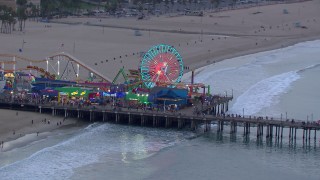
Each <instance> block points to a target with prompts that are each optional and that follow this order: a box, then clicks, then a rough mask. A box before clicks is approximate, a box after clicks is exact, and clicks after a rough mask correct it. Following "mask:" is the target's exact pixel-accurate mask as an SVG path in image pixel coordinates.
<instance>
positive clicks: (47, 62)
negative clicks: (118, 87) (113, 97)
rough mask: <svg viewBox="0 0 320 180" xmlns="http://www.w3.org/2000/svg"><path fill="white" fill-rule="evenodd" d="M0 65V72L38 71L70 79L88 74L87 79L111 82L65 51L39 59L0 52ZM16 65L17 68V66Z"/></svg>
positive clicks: (78, 79)
mask: <svg viewBox="0 0 320 180" xmlns="http://www.w3.org/2000/svg"><path fill="white" fill-rule="evenodd" d="M19 64H20V65H19ZM0 65H1V66H0V72H16V71H25V70H29V71H30V73H33V72H35V73H40V74H41V75H42V76H43V77H46V78H48V79H57V80H70V81H81V78H85V77H86V75H89V77H88V79H89V80H90V81H91V82H94V81H95V82H112V81H111V80H110V79H109V78H108V77H106V76H105V75H103V74H101V73H100V72H98V71H96V70H95V69H93V68H91V67H90V66H88V65H86V64H85V63H84V62H83V61H81V60H79V59H77V58H75V57H73V56H72V55H70V54H68V53H65V52H60V53H56V54H54V55H52V56H49V57H46V58H45V59H41V60H33V59H29V58H25V57H21V56H18V55H14V54H0ZM5 65H6V66H7V65H8V66H11V65H12V68H9V69H8V68H7V69H5ZM18 65H19V66H20V67H19V68H17V66H18ZM80 72H81V74H80Z"/></svg>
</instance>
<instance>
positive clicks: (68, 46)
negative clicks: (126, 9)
mask: <svg viewBox="0 0 320 180" xmlns="http://www.w3.org/2000/svg"><path fill="white" fill-rule="evenodd" d="M284 12H287V13H284ZM319 17H320V2H319V1H307V2H301V3H292V4H277V5H268V6H258V7H252V8H246V9H238V10H229V11H221V12H212V13H210V12H206V13H205V15H204V16H203V17H197V16H175V17H170V16H160V17H156V16H152V17H150V18H148V19H146V20H137V19H136V18H130V17H129V18H85V17H83V18H67V19H58V20H54V21H55V22H61V23H49V24H48V23H40V22H34V21H27V22H26V29H25V32H14V33H13V34H0V42H1V43H0V53H1V54H18V55H20V56H23V57H28V58H30V59H44V58H45V57H48V56H50V55H52V54H54V53H56V52H67V53H69V54H72V55H73V56H75V57H77V58H78V59H80V60H81V61H83V62H85V63H86V64H87V65H88V66H90V67H92V68H94V69H95V70H97V71H99V72H101V73H103V74H104V75H106V76H107V77H109V78H110V79H113V78H114V76H115V75H116V73H117V71H118V70H119V69H120V68H121V67H125V68H127V69H129V68H130V69H137V68H138V66H139V61H140V59H141V57H140V56H139V52H146V51H147V50H148V49H149V48H150V47H151V46H152V45H155V44H159V43H166V44H170V45H173V46H174V47H175V48H176V49H177V50H178V51H179V52H180V54H181V55H182V57H183V60H184V63H185V66H189V67H190V70H191V69H196V68H199V67H202V66H205V65H208V64H212V63H214V62H217V61H221V60H223V59H227V58H231V57H236V56H240V55H245V54H251V53H254V52H260V51H265V50H271V49H277V48H281V47H285V46H289V45H292V44H295V43H298V42H302V41H308V40H314V39H319V37H320V18H319ZM65 23H72V24H71V25H68V24H65ZM136 29H140V32H141V34H142V35H141V36H135V30H136ZM22 42H25V43H22ZM22 44H23V51H22V52H21V53H19V52H18V49H19V48H21V47H22ZM62 44H63V46H61V45H62ZM133 54H134V55H133ZM120 56H121V58H120ZM23 63H25V62H21V63H20V65H19V64H17V67H19V66H20V67H25V66H26V64H23Z"/></svg>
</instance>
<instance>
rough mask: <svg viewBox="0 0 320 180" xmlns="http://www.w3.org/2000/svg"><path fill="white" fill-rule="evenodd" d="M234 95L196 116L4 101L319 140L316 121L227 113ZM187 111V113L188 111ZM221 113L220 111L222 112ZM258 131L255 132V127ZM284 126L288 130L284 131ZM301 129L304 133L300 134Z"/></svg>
mask: <svg viewBox="0 0 320 180" xmlns="http://www.w3.org/2000/svg"><path fill="white" fill-rule="evenodd" d="M229 100H230V98H228V97H225V98H224V99H221V98H220V101H217V102H216V103H215V104H213V105H211V106H209V107H207V109H206V111H205V114H201V115H195V114H194V113H192V108H187V109H184V110H182V111H181V112H180V111H178V112H163V111H161V112H158V111H151V110H141V109H131V108H124V107H122V108H120V107H116V108H115V107H110V106H91V107H90V106H89V107H82V108H78V107H72V106H54V105H50V104H41V105H39V104H21V103H8V102H0V108H1V109H12V110H21V111H33V112H38V113H45V114H50V115H52V116H61V117H65V118H77V119H82V120H85V121H90V122H96V121H101V122H110V123H117V124H126V125H135V126H146V127H154V128H175V129H182V128H184V129H190V130H192V131H193V130H197V129H198V128H199V127H200V126H202V127H203V131H204V132H210V131H212V129H211V125H212V124H216V125H217V126H216V128H215V129H216V131H218V132H223V131H225V130H227V128H229V131H228V130H227V132H229V133H230V134H236V133H237V131H238V129H239V128H242V129H243V131H241V132H242V133H243V135H244V136H247V135H249V134H252V133H254V134H255V135H256V137H257V138H260V139H261V138H264V137H265V138H266V139H267V140H268V139H275V140H282V138H283V137H284V132H286V133H288V137H289V140H290V141H295V140H296V139H297V136H298V135H300V136H301V135H302V140H303V142H310V141H311V140H312V139H314V141H316V140H317V131H319V130H320V125H319V124H317V123H315V122H307V123H306V122H304V121H299V120H293V119H291V120H289V119H286V120H285V119H274V118H270V117H255V116H249V117H243V116H239V115H226V114H225V113H224V112H226V111H227V109H228V102H229ZM186 112H187V113H186ZM218 112H219V113H218ZM253 129H254V130H255V131H256V132H253V131H252V130H253ZM284 129H287V130H286V131H284ZM297 131H301V132H302V133H297Z"/></svg>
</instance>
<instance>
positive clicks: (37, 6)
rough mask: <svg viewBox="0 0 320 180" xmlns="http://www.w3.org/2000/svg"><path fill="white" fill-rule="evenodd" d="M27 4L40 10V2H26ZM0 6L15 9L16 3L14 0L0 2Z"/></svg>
mask: <svg viewBox="0 0 320 180" xmlns="http://www.w3.org/2000/svg"><path fill="white" fill-rule="evenodd" d="M27 1H28V3H27V4H31V3H32V4H33V5H35V6H36V8H38V9H40V3H41V0H27ZM0 5H5V6H8V7H11V8H12V9H17V3H16V0H0Z"/></svg>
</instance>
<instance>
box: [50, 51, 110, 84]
mask: <svg viewBox="0 0 320 180" xmlns="http://www.w3.org/2000/svg"><path fill="white" fill-rule="evenodd" d="M55 56H58V75H59V66H60V65H59V60H60V56H64V57H67V58H69V59H70V60H71V61H74V62H76V63H78V64H79V65H81V66H82V67H83V68H85V69H87V70H88V71H90V72H93V73H94V74H95V75H97V76H99V77H100V78H101V79H103V80H105V81H108V82H112V80H111V79H110V78H108V77H106V76H105V75H103V74H101V73H99V72H98V71H96V70H94V69H92V68H91V67H90V66H88V65H86V64H85V63H83V62H82V61H80V60H79V59H77V58H75V57H73V56H71V55H70V54H68V53H65V52H62V53H58V54H56V55H54V56H51V57H55Z"/></svg>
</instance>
